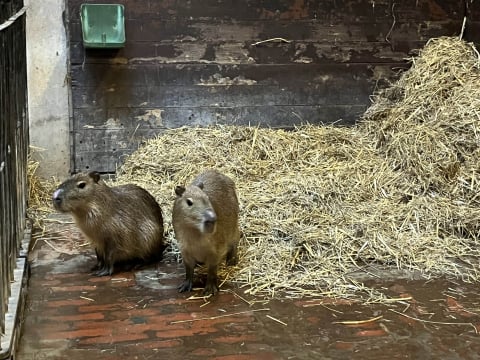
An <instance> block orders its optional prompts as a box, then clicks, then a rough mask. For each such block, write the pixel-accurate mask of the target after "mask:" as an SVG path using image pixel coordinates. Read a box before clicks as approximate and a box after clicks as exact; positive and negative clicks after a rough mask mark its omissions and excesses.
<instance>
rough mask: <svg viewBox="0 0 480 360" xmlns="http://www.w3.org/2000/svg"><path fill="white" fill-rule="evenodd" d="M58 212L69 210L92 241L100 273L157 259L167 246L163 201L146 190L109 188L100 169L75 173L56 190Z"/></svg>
mask: <svg viewBox="0 0 480 360" xmlns="http://www.w3.org/2000/svg"><path fill="white" fill-rule="evenodd" d="M53 204H54V207H55V209H57V210H58V211H60V212H65V213H71V214H72V215H73V218H74V220H75V222H76V224H77V226H78V227H79V228H80V230H81V231H82V232H83V234H84V235H85V237H87V238H88V239H89V241H90V242H91V244H92V245H93V246H94V248H95V251H96V254H97V265H96V266H95V268H94V270H95V272H94V274H95V275H97V276H102V275H107V274H110V275H111V274H112V273H113V272H114V266H115V265H116V264H125V263H132V262H140V263H147V262H152V261H155V260H159V259H160V258H161V256H162V252H163V250H164V237H163V217H162V211H161V209H160V206H159V205H158V203H157V201H156V200H155V199H154V197H153V196H152V195H150V193H148V192H147V191H146V190H145V189H143V188H141V187H139V186H136V185H133V184H128V185H121V186H114V187H109V186H108V185H107V184H105V183H104V182H103V181H102V180H101V179H100V175H99V174H98V173H97V172H89V173H88V174H77V175H74V176H72V177H71V178H69V179H67V180H66V181H65V182H63V183H62V184H61V185H60V186H59V187H58V189H57V190H56V191H55V192H54V194H53Z"/></svg>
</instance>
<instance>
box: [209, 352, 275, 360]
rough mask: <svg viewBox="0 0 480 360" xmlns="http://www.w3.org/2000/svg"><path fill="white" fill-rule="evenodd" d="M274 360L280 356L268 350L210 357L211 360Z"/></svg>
mask: <svg viewBox="0 0 480 360" xmlns="http://www.w3.org/2000/svg"><path fill="white" fill-rule="evenodd" d="M257 359H258V360H274V359H281V357H280V356H278V355H276V354H273V353H270V352H263V353H258V354H236V355H225V356H217V357H214V358H212V359H211V360H257Z"/></svg>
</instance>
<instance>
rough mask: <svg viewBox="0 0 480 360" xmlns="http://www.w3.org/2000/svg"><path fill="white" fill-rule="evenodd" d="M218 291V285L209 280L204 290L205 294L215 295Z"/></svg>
mask: <svg viewBox="0 0 480 360" xmlns="http://www.w3.org/2000/svg"><path fill="white" fill-rule="evenodd" d="M217 292H218V286H217V284H216V283H215V282H208V281H207V284H206V285H205V289H204V290H203V295H205V296H207V295H215V294H216V293H217Z"/></svg>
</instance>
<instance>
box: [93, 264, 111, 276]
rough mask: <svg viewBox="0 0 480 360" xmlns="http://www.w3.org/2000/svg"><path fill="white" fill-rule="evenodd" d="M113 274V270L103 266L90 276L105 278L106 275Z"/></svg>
mask: <svg viewBox="0 0 480 360" xmlns="http://www.w3.org/2000/svg"><path fill="white" fill-rule="evenodd" d="M112 273H113V268H112V267H109V266H103V267H101V268H99V269H98V270H96V271H94V272H93V273H92V275H94V276H107V275H112Z"/></svg>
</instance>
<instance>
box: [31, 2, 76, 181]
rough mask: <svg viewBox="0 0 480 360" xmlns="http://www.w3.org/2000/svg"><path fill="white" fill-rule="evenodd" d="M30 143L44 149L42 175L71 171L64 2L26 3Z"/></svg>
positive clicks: (39, 156)
mask: <svg viewBox="0 0 480 360" xmlns="http://www.w3.org/2000/svg"><path fill="white" fill-rule="evenodd" d="M25 5H27V6H28V10H27V25H26V29H27V67H28V70H27V71H28V99H29V101H28V108H29V118H30V144H31V145H32V146H35V147H39V148H42V149H44V150H42V151H41V152H38V153H37V154H36V155H35V156H36V157H37V160H39V161H40V167H39V175H40V176H42V177H45V178H50V177H52V176H54V177H57V178H59V179H62V178H65V177H66V176H67V175H69V172H70V140H69V133H70V129H69V127H70V126H69V92H70V90H69V82H68V76H67V74H68V67H67V64H68V50H67V37H66V32H65V25H64V21H63V18H62V16H63V12H64V11H65V1H64V0H42V1H38V0H26V4H25Z"/></svg>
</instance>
